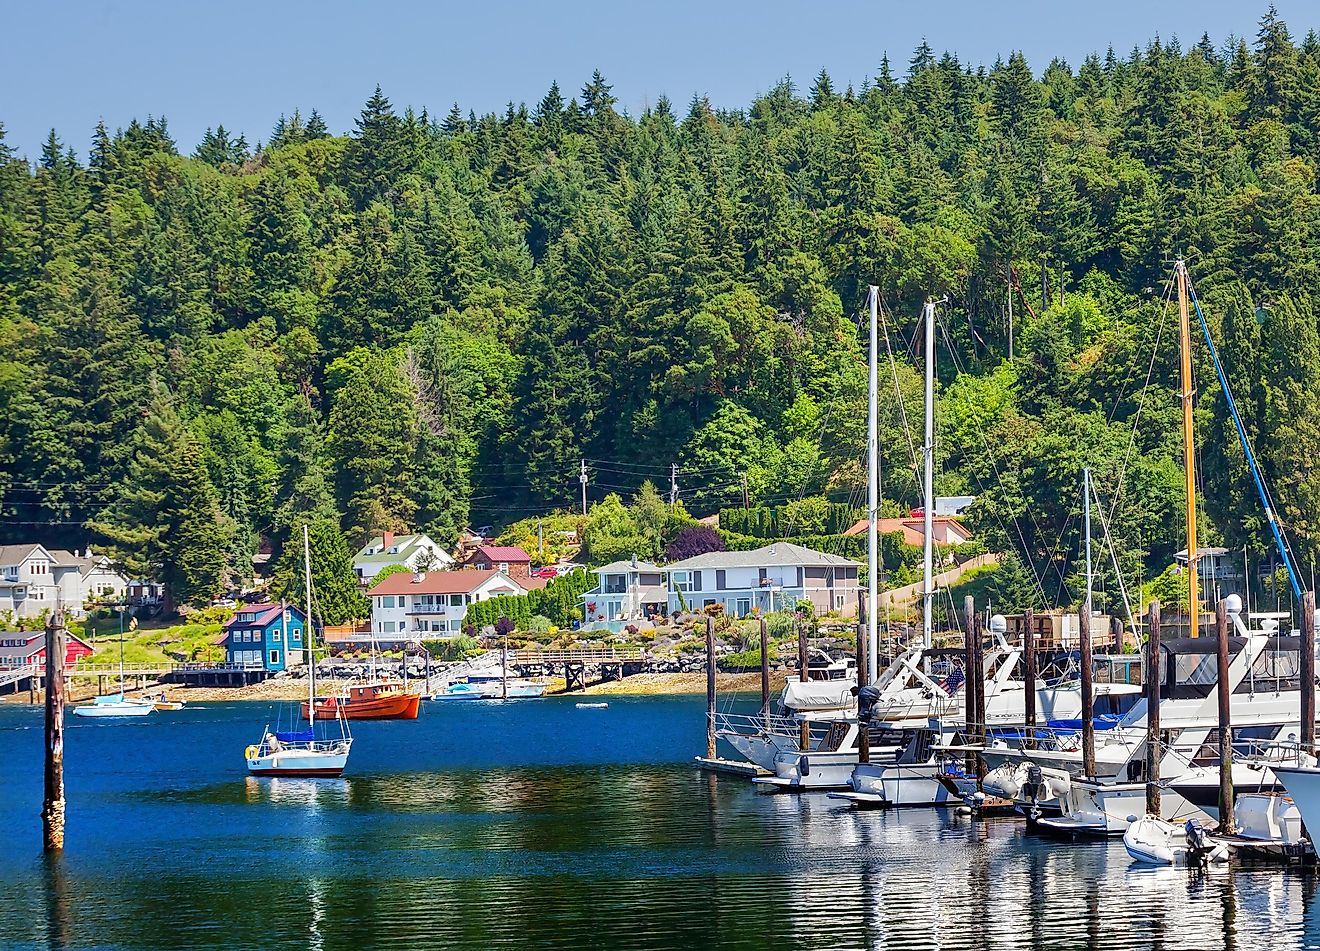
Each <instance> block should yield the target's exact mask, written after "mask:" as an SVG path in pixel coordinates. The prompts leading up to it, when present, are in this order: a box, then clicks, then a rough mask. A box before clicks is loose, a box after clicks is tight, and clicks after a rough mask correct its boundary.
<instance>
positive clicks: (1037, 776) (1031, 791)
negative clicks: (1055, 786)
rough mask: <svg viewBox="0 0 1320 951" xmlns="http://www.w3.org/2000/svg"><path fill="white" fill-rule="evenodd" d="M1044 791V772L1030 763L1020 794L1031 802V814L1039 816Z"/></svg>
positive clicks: (1034, 816)
mask: <svg viewBox="0 0 1320 951" xmlns="http://www.w3.org/2000/svg"><path fill="white" fill-rule="evenodd" d="M1044 792H1045V774H1044V773H1042V772H1041V769H1040V767H1039V766H1037V765H1036V764H1035V763H1030V764H1028V766H1027V781H1026V782H1025V783H1023V784H1022V794H1023V795H1024V796H1026V797H1027V799H1028V800H1029V801H1030V802H1031V816H1032V818H1033V819H1035V818H1039V816H1040V799H1041V795H1042V794H1043V793H1044Z"/></svg>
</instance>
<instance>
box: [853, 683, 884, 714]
mask: <svg viewBox="0 0 1320 951" xmlns="http://www.w3.org/2000/svg"><path fill="white" fill-rule="evenodd" d="M879 702H880V690H879V688H878V687H872V686H869V685H868V686H865V687H863V688H862V689H861V690H858V691H857V719H858V720H859V721H860V722H862V723H870V722H871V714H872V713H873V712H874V711H875V705H876V704H877V703H879Z"/></svg>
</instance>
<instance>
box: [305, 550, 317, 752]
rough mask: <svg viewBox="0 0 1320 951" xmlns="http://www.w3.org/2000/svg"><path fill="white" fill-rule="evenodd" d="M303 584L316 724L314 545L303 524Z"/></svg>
mask: <svg viewBox="0 0 1320 951" xmlns="http://www.w3.org/2000/svg"><path fill="white" fill-rule="evenodd" d="M303 586H304V591H303V593H304V594H305V596H306V598H307V601H306V604H307V618H306V623H305V624H304V625H303V626H304V627H305V628H306V632H305V635H304V636H305V637H306V640H307V724H308V726H309V727H313V728H314V727H315V726H316V651H315V650H314V649H313V640H312V633H313V631H314V630H315V629H316V624H315V623H314V622H313V621H312V546H311V544H310V543H309V542H308V541H307V525H306V524H304V525H303Z"/></svg>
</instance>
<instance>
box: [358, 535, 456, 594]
mask: <svg viewBox="0 0 1320 951" xmlns="http://www.w3.org/2000/svg"><path fill="white" fill-rule="evenodd" d="M453 563H454V559H453V558H452V557H450V555H449V552H447V551H445V550H444V549H443V548H441V547H440V546H439V545H438V544H436V542H435V541H434V540H432V538H431V536H430V535H425V534H422V533H418V534H416V535H396V534H395V533H394V532H385V533H384V534H382V535H377V536H376V537H375V538H373V539H371V541H369V542H367V543H366V544H365V545H363V546H362V548H360V549H359V550H358V553H357V554H356V555H354V556H353V573H354V574H355V575H357V579H358V584H360V585H362V586H363V587H364V588H365V587H369V586H370V585H371V582H372V581H373V580H374V579H375V577H376V575H378V574H380V572H381V571H382V570H383V569H385V568H390V567H393V566H395V565H398V566H400V567H403V568H407V569H408V570H409V571H438V570H441V569H444V568H448V567H450V566H452V565H453Z"/></svg>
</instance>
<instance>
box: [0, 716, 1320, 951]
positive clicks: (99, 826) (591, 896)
mask: <svg viewBox="0 0 1320 951" xmlns="http://www.w3.org/2000/svg"><path fill="white" fill-rule="evenodd" d="M609 704H610V705H609V708H608V709H605V710H579V709H577V708H576V707H575V706H574V702H573V701H572V700H561V699H546V700H540V701H525V702H521V703H507V704H498V703H474V704H453V705H447V706H445V705H439V704H429V705H428V706H427V707H426V709H425V710H424V713H423V717H422V719H420V720H419V721H417V722H415V723H362V724H358V725H357V726H356V728H355V730H354V735H355V736H356V738H357V742H356V743H355V744H354V748H353V757H352V760H351V762H350V767H349V771H350V774H351V775H349V776H346V777H345V778H344V779H343V780H339V781H327V780H271V779H263V780H257V779H251V778H249V777H247V775H246V774H245V771H244V769H243V762H242V749H243V747H244V746H245V745H246V744H247V743H249V742H252V741H253V740H254V738H255V737H256V736H257V735H258V731H259V729H260V727H261V726H262V721H263V717H264V716H265V715H266V711H267V710H269V709H273V708H272V707H268V706H267V705H265V704H253V703H216V704H206V705H205V706H204V708H199V709H189V710H185V711H180V712H178V713H162V714H155V715H153V716H152V717H150V718H146V719H144V720H137V721H122V722H113V721H106V722H90V721H89V722H82V721H78V720H76V719H71V721H70V723H69V729H68V743H67V770H68V790H69V813H70V818H69V829H68V848H67V851H66V854H65V855H64V857H63V859H62V860H61V861H60V862H58V863H52V864H47V863H46V862H44V861H43V860H42V858H41V856H40V820H39V810H40V800H41V759H40V757H41V714H40V711H39V710H35V709H32V708H25V707H15V706H10V705H6V706H4V707H2V708H0V762H3V764H4V766H3V772H2V773H0V784H2V788H3V792H4V804H5V808H6V813H7V815H6V817H5V824H4V827H5V831H4V834H3V835H2V836H0V946H3V947H61V948H185V947H186V948H197V947H201V948H317V949H322V948H324V949H330V948H366V947H373V946H377V945H386V944H396V945H406V946H413V947H417V948H472V949H485V948H504V947H508V948H515V947H516V948H602V949H605V948H621V949H622V948H628V949H633V948H638V949H641V948H657V949H658V948H682V949H697V948H706V947H737V948H744V947H745V948H775V949H799V948H802V949H806V948H811V949H816V948H822V949H823V948H862V947H875V948H940V949H950V951H954V949H963V948H967V949H974V948H976V949H979V948H1040V947H1045V948H1061V949H1062V948H1079V947H1096V948H1115V949H1118V948H1150V947H1162V948H1189V949H1217V948H1261V949H1264V948H1271V949H1282V948H1294V947H1320V897H1317V894H1316V892H1317V879H1316V877H1315V876H1314V875H1311V874H1303V873H1300V872H1285V871H1281V870H1278V869H1271V868H1263V869H1256V870H1251V869H1248V870H1234V871H1213V872H1210V873H1206V874H1195V873H1191V872H1188V871H1184V870H1175V869H1163V870H1140V871H1139V870H1133V869H1132V867H1131V866H1130V865H1129V863H1128V860H1127V856H1126V853H1124V851H1123V849H1122V846H1121V844H1119V843H1090V844H1080V845H1061V844H1058V843H1052V842H1049V841H1045V840H1039V839H1035V838H1032V837H1028V836H1025V835H1024V834H1023V832H1022V830H1021V827H1020V826H1019V825H1018V824H1017V823H1014V822H1011V821H1007V820H991V821H973V820H971V819H968V818H965V817H960V816H956V815H954V814H953V813H951V812H949V813H938V812H933V811H925V810H923V811H912V812H900V813H879V812H863V813H854V812H852V811H850V810H849V809H848V808H846V807H845V806H844V805H843V804H841V803H837V802H835V801H833V800H829V799H827V798H825V797H824V796H822V795H812V796H805V797H792V796H784V795H765V794H758V793H756V792H754V791H753V790H752V789H751V788H750V787H749V785H748V784H747V783H746V781H745V780H739V779H730V778H714V777H709V776H704V775H702V774H700V773H698V772H696V771H694V770H693V769H692V768H691V767H690V766H689V765H688V764H689V763H690V761H691V759H690V758H691V756H692V754H693V753H694V752H697V751H699V750H700V749H701V748H702V747H703V745H704V742H703V736H702V729H703V717H702V708H703V700H702V699H701V698H695V697H694V698H687V697H684V698H619V697H612V698H609ZM286 716H287V714H286Z"/></svg>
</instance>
